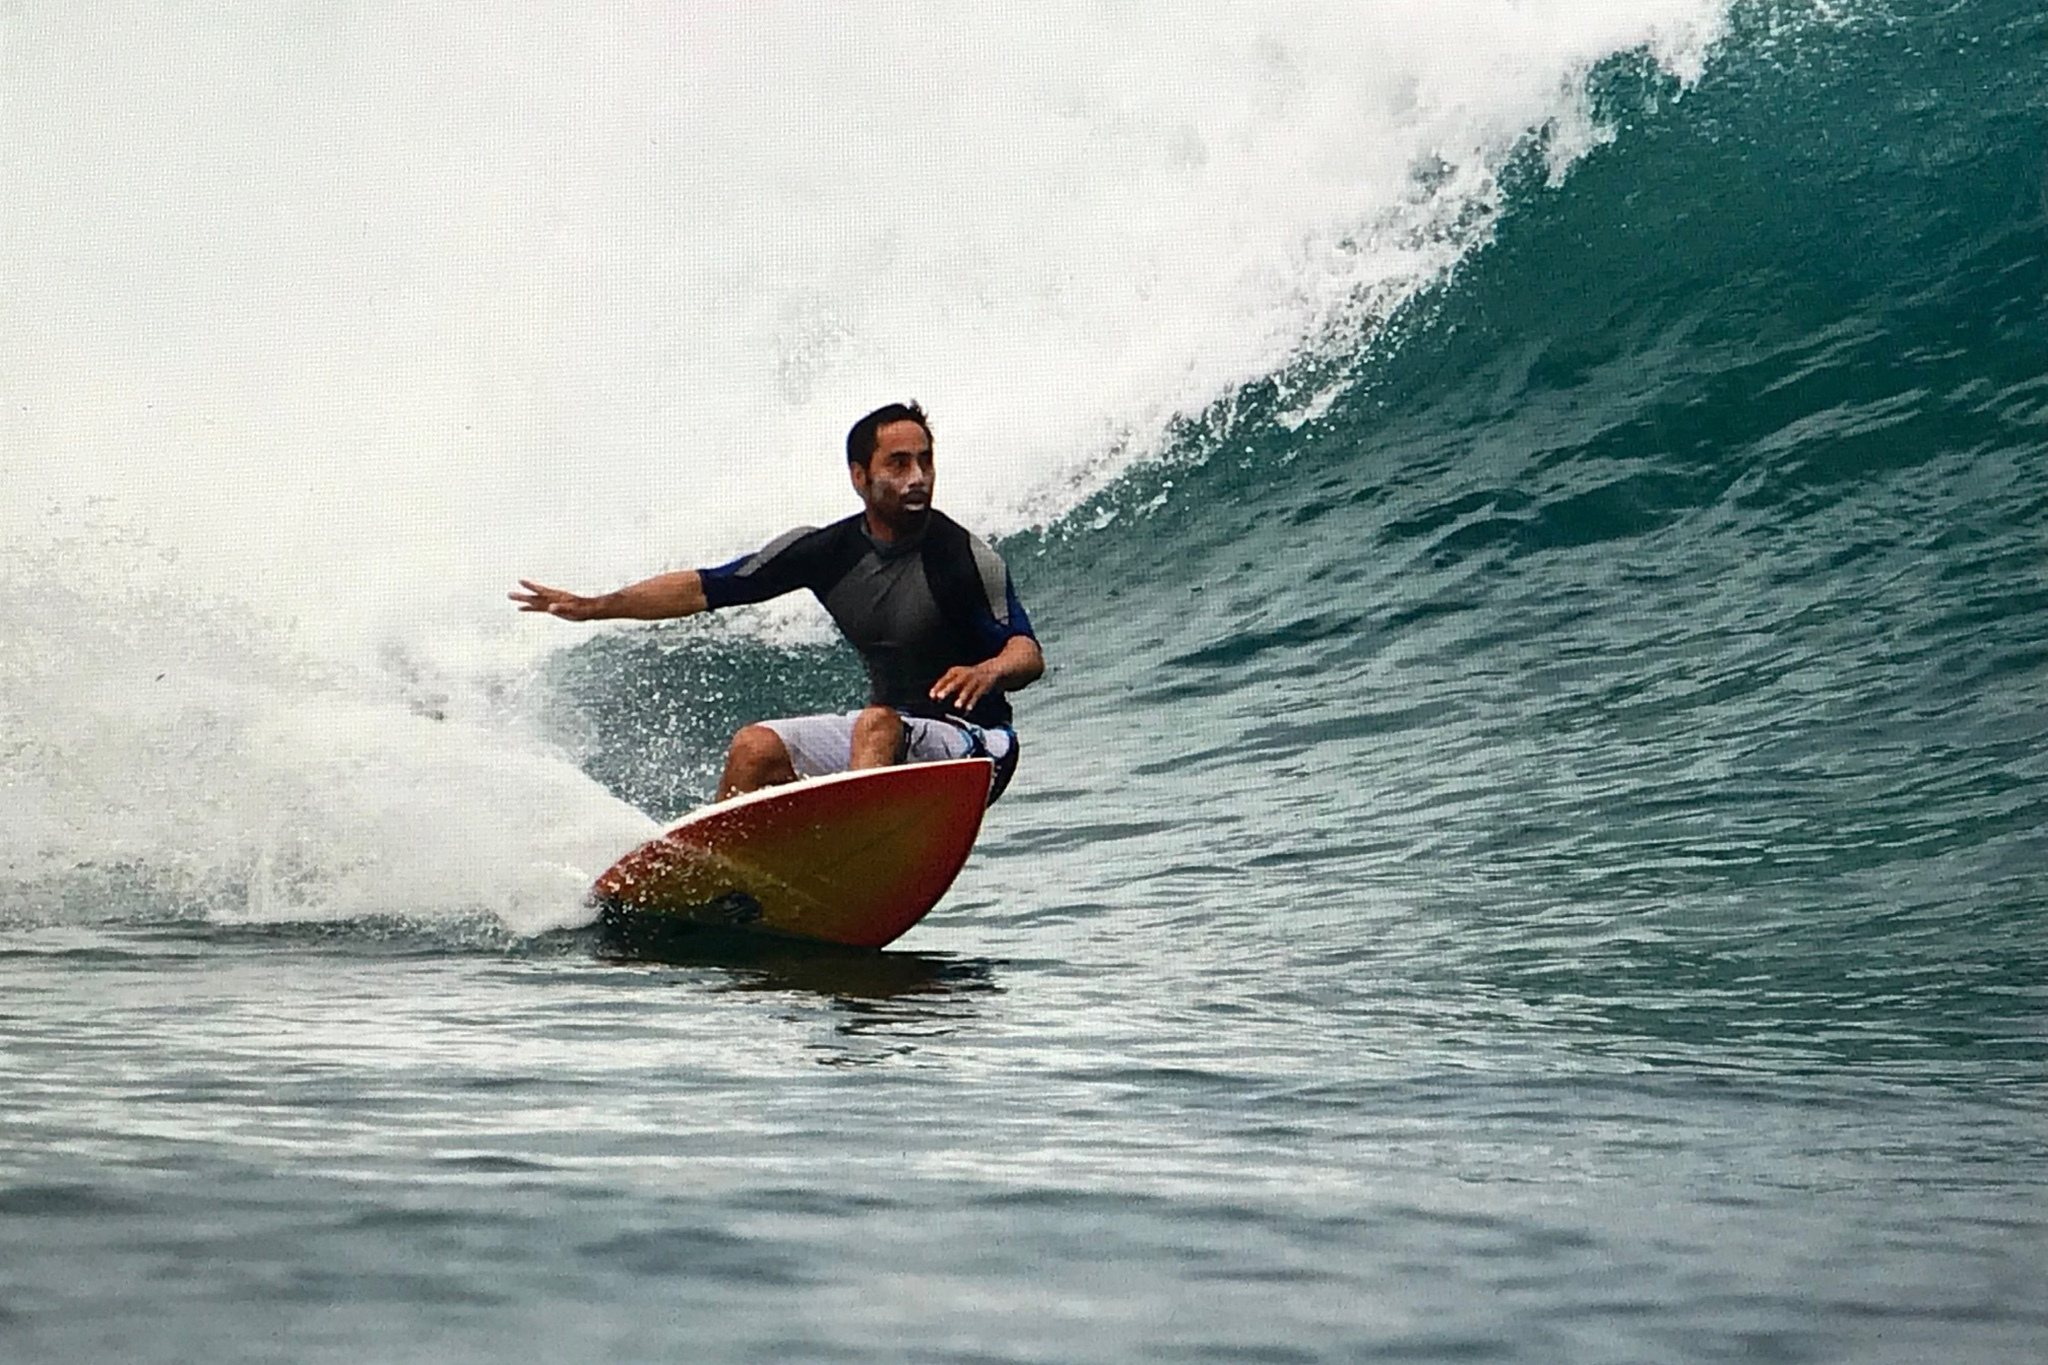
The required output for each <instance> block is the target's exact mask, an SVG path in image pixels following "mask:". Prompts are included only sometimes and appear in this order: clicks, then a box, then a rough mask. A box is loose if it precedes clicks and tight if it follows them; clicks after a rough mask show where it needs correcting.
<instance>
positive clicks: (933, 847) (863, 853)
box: [591, 758, 995, 948]
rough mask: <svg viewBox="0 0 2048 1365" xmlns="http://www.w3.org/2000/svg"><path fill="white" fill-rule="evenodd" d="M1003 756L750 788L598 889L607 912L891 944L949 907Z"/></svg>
mask: <svg viewBox="0 0 2048 1365" xmlns="http://www.w3.org/2000/svg"><path fill="white" fill-rule="evenodd" d="M994 766H995V765H994V764H992V763H990V762H989V760H987V759H985V758H961V759H951V760H947V761H945V762H939V763H906V764H900V765H898V766H896V767H891V768H868V769H864V770H862V771H859V772H850V773H835V774H833V775H831V776H829V777H814V778H807V779H805V780H803V781H801V782H792V783H789V784H787V785H785V786H780V787H769V788H766V789H764V790H762V791H757V792H748V793H746V794H745V795H742V796H735V797H733V798H731V799H730V800H727V801H720V802H718V803H716V804H715V805H710V806H705V807H704V808H703V809H701V810H698V811H695V812H693V813H692V814H690V815H687V816H685V817H683V819H682V820H680V821H679V822H677V823H676V824H675V825H673V826H671V827H670V828H669V829H667V830H666V831H664V832H663V833H662V834H661V835H660V836H659V837H657V838H654V839H650V840H649V841H648V842H646V843H644V844H642V845H641V846H640V847H638V848H636V849H634V850H633V851H632V852H631V853H628V854H627V855H626V856H625V857H623V858H621V859H619V861H618V862H617V863H614V864H613V865H612V867H611V868H610V870H609V871H607V872H606V873H605V874H604V875H603V876H601V877H599V878H598V879H597V883H596V885H595V886H593V887H592V888H591V895H592V897H593V899H595V900H596V902H597V904H598V905H599V907H600V908H601V910H602V912H603V914H604V915H605V916H606V917H607V918H608V919H609V920H610V921H611V922H613V923H616V922H618V920H619V919H620V918H621V917H629V918H641V919H653V920H658V921H660V922H663V923H668V924H676V923H690V924H702V925H713V926H718V927H720V928H742V929H746V930H749V931H754V932H761V933H767V934H782V935H789V936H793V937H797V938H806V939H817V940H822V941H824V942H828V943H839V944H845V945H849V946H852V947H860V948H879V947H881V946H882V945H883V944H885V943H889V942H891V941H893V940H894V939H896V938H898V937H900V936H901V935H902V934H903V933H904V931H905V930H907V929H909V928H910V926H911V925H913V924H916V923H917V922H918V921H919V920H921V919H923V918H924V916H925V914H926V913H927V912H928V911H929V910H930V909H931V908H932V907H933V906H934V905H937V904H938V903H939V898H940V897H941V896H944V895H945V894H946V891H947V889H948V888H949V887H951V886H952V885H953V879H954V878H955V877H957V876H959V875H960V869H961V867H962V866H963V865H965V864H966V862H967V854H968V852H969V851H970V850H971V849H972V848H973V847H974V838H975V835H976V834H978V833H980V831H981V816H982V811H983V809H984V808H985V807H986V806H987V804H988V789H989V782H990V779H991V778H992V776H993V773H994Z"/></svg>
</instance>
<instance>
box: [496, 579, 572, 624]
mask: <svg viewBox="0 0 2048 1365" xmlns="http://www.w3.org/2000/svg"><path fill="white" fill-rule="evenodd" d="M519 586H520V587H522V588H524V589H525V590H526V591H524V592H508V593H506V594H505V596H507V597H509V598H511V599H512V600H513V601H514V602H517V603H518V604H519V610H521V611H539V612H546V613H547V614H548V615H550V616H567V615H569V612H568V611H567V610H566V609H567V608H568V606H569V604H570V603H572V602H574V601H576V600H577V598H576V594H574V593H569V592H563V591H562V590H561V589H560V588H549V587H544V586H542V585H541V584H539V583H536V582H534V581H533V580H532V579H530V578H522V579H520V580H519Z"/></svg>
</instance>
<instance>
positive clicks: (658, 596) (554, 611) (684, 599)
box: [506, 569, 709, 621]
mask: <svg viewBox="0 0 2048 1365" xmlns="http://www.w3.org/2000/svg"><path fill="white" fill-rule="evenodd" d="M519 586H520V588H521V589H522V590H523V591H518V592H512V593H507V594H506V595H507V596H508V597H510V598H511V599H512V600H513V601H514V602H517V603H518V604H519V610H521V611H541V612H546V613H547V614H548V615H550V616H559V617H561V618H562V619H563V620H564V621H610V620H621V619H623V620H628V621H663V620H667V619H668V618H669V617H671V616H695V615H696V614H697V613H698V612H700V611H703V610H704V609H705V608H706V607H707V606H708V605H709V603H707V602H706V601H705V600H704V580H703V578H701V577H700V576H699V575H698V573H697V571H696V570H695V569H681V570H678V571H677V572H675V573H665V574H657V575H655V576H654V577H653V578H647V579H642V580H641V581H640V582H638V583H634V584H630V585H629V586H627V587H623V588H620V589H619V590H618V591H617V592H608V593H605V594H604V595H603V596H601V597H583V596H579V595H578V594H576V593H573V592H564V591H562V590H561V589H560V588H546V587H542V586H541V585H540V584H538V583H535V582H533V581H532V580H531V579H526V578H522V579H520V580H519Z"/></svg>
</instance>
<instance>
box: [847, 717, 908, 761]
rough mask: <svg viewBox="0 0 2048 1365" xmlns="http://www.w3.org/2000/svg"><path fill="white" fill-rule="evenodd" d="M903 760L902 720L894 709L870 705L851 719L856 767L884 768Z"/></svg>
mask: <svg viewBox="0 0 2048 1365" xmlns="http://www.w3.org/2000/svg"><path fill="white" fill-rule="evenodd" d="M902 761H903V717H901V716H899V715H897V714H896V710H895V708H894V707H890V706H870V707H868V708H867V709H866V710H864V711H862V712H861V713H860V714H859V715H858V716H855V717H854V719H853V763H852V766H853V767H855V768H887V767H889V766H890V765H892V764H896V763H901V762H902Z"/></svg>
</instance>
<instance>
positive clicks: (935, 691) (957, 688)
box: [932, 659, 1003, 712]
mask: <svg viewBox="0 0 2048 1365" xmlns="http://www.w3.org/2000/svg"><path fill="white" fill-rule="evenodd" d="M1002 681H1003V671H1002V669H1001V668H1000V667H999V666H998V662H997V660H995V659H990V660H988V661H987V662H985V663H978V664H971V665H970V664H955V665H954V666H953V667H951V668H949V669H947V670H946V671H945V672H944V673H942V674H940V675H939V680H938V681H937V682H935V683H933V684H932V700H933V701H942V702H946V703H948V704H949V705H951V706H952V708H953V709H954V710H955V711H960V712H967V711H972V710H973V709H974V708H975V707H976V706H978V705H980V704H981V699H982V698H983V697H985V696H987V695H988V694H989V693H990V692H993V691H995V690H996V689H997V688H998V687H1000V686H1001V685H1002Z"/></svg>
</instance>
